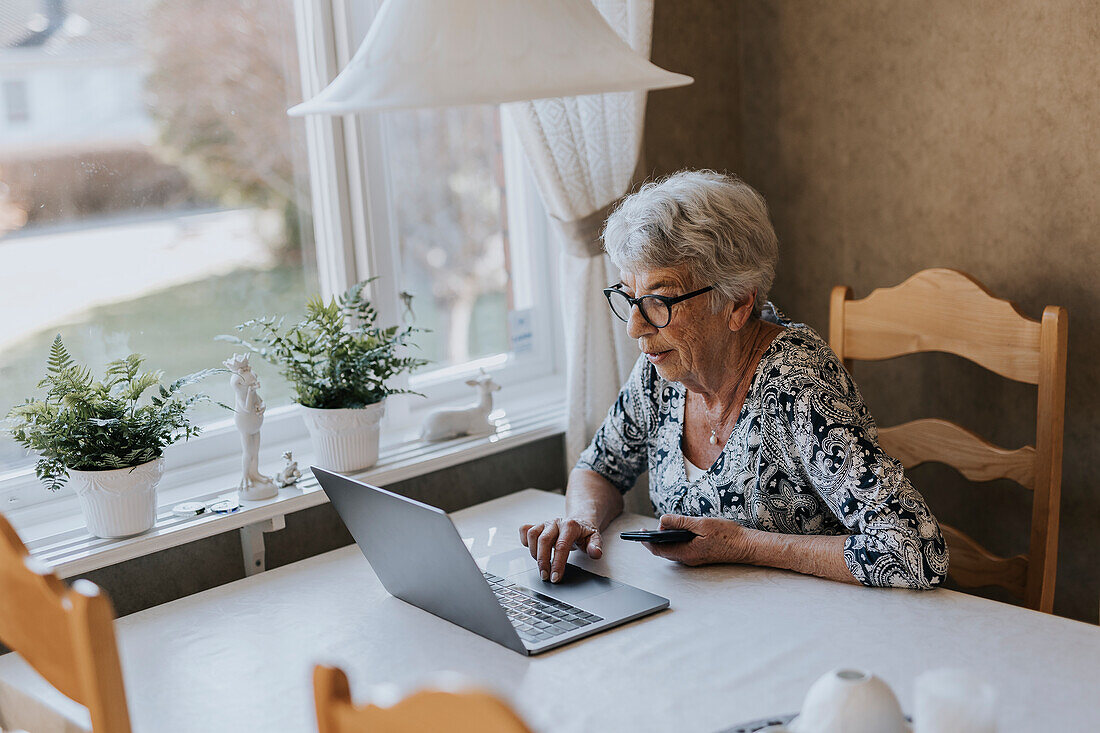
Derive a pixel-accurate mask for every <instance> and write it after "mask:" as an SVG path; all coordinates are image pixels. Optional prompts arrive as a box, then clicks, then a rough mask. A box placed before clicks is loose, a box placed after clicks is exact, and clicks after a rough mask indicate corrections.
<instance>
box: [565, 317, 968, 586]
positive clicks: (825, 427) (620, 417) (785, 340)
mask: <svg viewBox="0 0 1100 733" xmlns="http://www.w3.org/2000/svg"><path fill="white" fill-rule="evenodd" d="M763 318H764V319H765V320H769V321H772V322H773V323H778V324H779V325H782V326H785V329H784V330H783V331H782V332H781V333H780V334H779V335H778V336H776V337H775V340H773V341H772V343H771V344H770V345H769V346H768V348H767V349H766V350H765V352H764V354H763V356H762V357H761V359H760V363H759V365H758V366H757V368H756V373H755V375H754V376H753V381H752V385H751V386H750V388H749V393H748V396H747V397H746V398H745V404H744V407H742V408H741V414H740V415H739V417H738V419H737V424H736V426H735V427H734V429H733V433H732V434H731V435H730V438H729V440H728V441H727V442H726V445H725V447H724V448H723V450H722V453H721V455H719V457H718V460H716V461H715V462H714V465H712V466H711V467H710V468H709V469H708V470H707V471H706V472H705V473H704V474H703V475H702V476H701V477H699V478H697V479H696V480H695V481H689V480H688V478H687V474H686V472H685V468H684V455H683V453H682V451H681V448H680V444H681V439H682V436H683V424H684V401H685V398H686V395H687V391H686V389H685V387H684V386H683V385H682V384H680V383H678V382H668V381H665V380H664V379H662V378H661V376H660V375H659V374H658V373H657V370H656V368H654V366H653V365H652V364H650V363H649V362H648V361H647V360H646V359H645V358H644V356H643V357H641V358H639V359H638V362H637V364H635V366H634V370H633V371H632V372H631V374H630V377H629V378H628V379H627V382H626V384H625V385H624V386H623V389H622V391H621V392H620V393H619V397H618V399H617V400H616V401H615V404H614V405H612V406H611V410H610V411H609V412H608V415H607V417H606V418H605V419H604V421H603V424H602V425H601V426H600V429H599V430H598V431H597V432H596V435H595V437H594V438H593V439H592V442H591V444H590V445H589V446H588V448H587V449H586V450H585V452H584V453H583V454H582V455H581V458H580V461H579V462H578V464H577V465H578V467H580V468H587V469H589V470H591V471H595V472H596V473H599V474H601V475H602V476H604V477H605V478H607V480H609V481H610V482H611V483H612V484H614V485H615V486H616V487H618V489H619V490H620V491H622V492H624V493H625V492H626V491H628V490H629V489H630V488H631V487H633V486H634V482H635V481H636V480H637V479H638V477H639V476H640V475H641V474H642V472H643V471H645V470H646V469H647V468H648V469H649V478H650V490H649V492H650V499H651V500H652V502H653V506H654V509H655V511H656V512H657V513H658V514H685V515H690V516H703V517H722V518H725V519H732V520H735V521H737V522H740V523H741V524H742V525H744V526H746V527H751V528H753V529H761V530H766V531H769V532H783V533H786V534H806V535H810V534H813V535H849V536H848V538H847V540H845V543H844V559H845V561H846V563H847V565H848V569H849V570H850V571H851V573H852V575H853V576H855V578H856V579H857V580H859V581H860V582H861V583H863V584H864V585H871V586H896V587H902V588H932V587H934V586H936V585H939V584H941V583H942V582H943V580H944V577H945V576H946V575H947V564H948V557H947V546H946V544H945V543H944V540H943V535H942V534H940V527H939V524H938V523H937V522H936V518H935V517H934V516H932V512H931V511H930V510H929V509H928V505H927V504H925V502H924V498H923V497H922V496H921V495H920V493H919V492H918V491H917V490H916V489H914V488H913V486H912V485H911V484H910V483H909V480H908V479H907V478H906V477H905V474H904V472H903V470H902V466H901V464H900V463H899V462H898V461H897V460H895V459H894V458H892V457H890V456H889V455H887V454H886V453H885V452H883V450H882V449H881V448H880V447H879V445H878V431H877V429H876V428H875V422H874V420H873V419H872V418H871V415H870V413H869V412H868V411H867V407H866V406H865V405H864V403H863V398H862V396H861V395H860V393H859V389H858V388H857V387H856V385H855V382H853V381H852V378H851V377H850V376H849V375H848V372H847V371H846V370H845V369H844V366H843V365H842V364H841V363H840V360H839V359H838V358H837V357H836V355H835V354H834V353H833V351H832V349H830V348H829V345H828V344H827V343H825V341H823V340H822V338H821V337H820V336H818V335H817V333H815V332H814V331H813V329H811V328H810V327H809V326H806V325H805V324H802V323H792V322H790V321H789V320H788V319H786V318H785V317H784V316H783V315H782V314H781V313H779V312H778V311H777V310H776V308H775V306H773V305H772V304H771V303H768V304H767V305H766V307H765V308H764V312H763Z"/></svg>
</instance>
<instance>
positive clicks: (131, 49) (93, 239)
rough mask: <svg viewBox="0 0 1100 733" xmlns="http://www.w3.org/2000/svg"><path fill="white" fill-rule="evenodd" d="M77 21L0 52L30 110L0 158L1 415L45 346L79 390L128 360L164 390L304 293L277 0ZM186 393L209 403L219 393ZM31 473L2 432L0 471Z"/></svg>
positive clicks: (292, 62)
mask: <svg viewBox="0 0 1100 733" xmlns="http://www.w3.org/2000/svg"><path fill="white" fill-rule="evenodd" d="M27 7H29V8H32V9H33V6H31V5H28V6H27ZM80 12H81V13H82V14H83V16H84V17H85V19H86V23H85V24H84V25H83V26H80V27H81V28H82V29H83V33H81V34H79V35H72V34H66V32H65V31H64V29H65V28H68V27H72V26H73V24H67V25H66V24H62V25H61V26H60V29H59V30H58V31H57V32H56V33H54V34H53V35H52V36H50V37H49V38H46V39H40V42H39V43H37V44H36V45H28V46H24V47H20V48H16V49H6V48H5V49H0V74H2V73H3V72H4V71H5V68H4V65H5V64H10V65H11V66H13V67H14V66H19V67H21V68H30V69H33V75H34V76H33V83H34V85H35V89H36V92H37V94H36V104H38V105H39V106H40V108H41V109H42V110H44V113H43V114H42V115H39V116H35V117H34V118H32V119H30V120H29V121H28V123H27V124H25V125H24V127H23V129H22V130H21V132H20V137H19V140H18V143H19V144H18V145H14V144H13V145H10V146H8V145H3V144H2V143H0V192H4V193H5V195H3V196H2V197H0V272H4V273H5V274H6V275H7V277H6V278H5V286H4V288H3V290H2V292H0V303H2V305H3V313H4V318H3V319H0V384H3V389H2V391H0V416H3V415H6V414H7V412H8V410H9V409H10V408H11V407H12V406H13V405H14V404H16V403H18V402H21V401H22V400H23V399H24V398H25V397H28V396H30V395H32V394H35V393H36V389H35V385H36V383H37V381H38V380H39V379H40V378H41V376H42V373H43V370H44V368H45V361H46V356H47V353H48V347H49V343H50V341H51V340H52V339H53V338H54V336H55V335H56V334H58V333H60V334H61V335H62V337H63V338H64V340H65V342H66V345H67V346H68V347H69V349H70V351H71V352H72V353H73V355H74V357H75V358H77V359H78V360H80V361H83V362H85V363H88V364H89V366H91V367H92V369H93V371H94V372H95V373H96V374H97V375H99V374H101V373H102V368H103V366H104V365H105V364H106V362H108V361H110V360H111V359H115V358H118V357H120V356H123V355H125V354H127V353H130V352H139V353H142V354H144V355H145V357H146V366H147V367H149V368H155V369H162V370H164V372H165V375H166V377H167V378H169V379H172V378H175V377H177V376H182V375H183V374H187V373H189V372H192V371H196V370H199V369H203V368H207V367H212V366H219V365H220V363H221V362H222V361H223V360H224V359H225V358H226V357H228V356H229V355H230V352H231V351H232V346H231V345H228V344H226V343H223V342H218V341H215V340H214V336H216V335H217V334H222V333H232V332H233V327H234V326H235V325H236V324H238V323H241V322H243V321H244V320H246V319H248V318H251V317H253V316H260V315H264V314H269V313H276V312H295V311H296V310H300V308H301V304H302V303H303V302H304V300H305V299H306V297H307V295H308V294H311V293H316V292H317V290H318V282H317V275H316V264H315V263H316V257H315V253H314V247H313V233H312V232H313V228H312V222H311V221H310V211H309V190H308V180H307V176H306V175H305V171H307V170H308V166H307V164H306V147H305V139H304V132H303V131H302V130H301V129H300V125H295V124H294V121H292V120H290V119H289V118H288V117H287V116H286V108H287V106H288V105H289V104H291V103H293V102H296V101H298V100H299V99H300V94H301V89H300V77H299V74H298V68H299V67H298V61H297V48H296V47H297V43H296V38H295V25H294V12H293V5H292V0H279V1H278V2H273V3H254V2H249V1H248V0H232V1H231V2H212V1H211V0H180V1H179V2H171V3H145V2H136V1H133V0H131V1H130V2H123V3H107V4H103V3H92V4H84V5H81V8H80ZM0 26H2V23H0ZM3 32H4V29H3V28H2V27H0V33H3ZM0 45H2V44H0ZM11 89H12V87H10V86H9V85H8V84H5V86H4V95H5V99H6V100H7V102H8V109H9V111H10V110H11V100H12V98H13V97H12V91H11ZM74 90H80V93H75V91H74ZM45 112H48V114H47V113H45ZM13 275H14V276H13ZM262 381H263V395H264V398H265V400H266V401H267V403H268V405H269V406H270V407H271V408H277V407H278V406H279V405H280V404H289V402H290V401H291V399H292V392H291V389H290V387H289V385H288V384H286V383H285V382H284V381H283V380H281V379H280V378H279V377H278V376H277V375H276V374H275V373H274V370H265V371H264V372H263V373H262ZM202 389H203V391H206V392H208V393H210V394H212V395H214V396H215V397H216V398H218V399H220V400H221V401H223V402H224V401H226V397H225V396H224V394H222V393H224V392H225V391H226V389H227V387H226V382H225V380H219V379H217V378H215V379H212V380H210V381H209V382H208V383H207V384H205V385H203V386H202ZM229 417H230V416H229V414H228V413H227V412H226V411H225V410H224V409H222V408H220V407H217V406H212V405H206V406H203V407H202V408H201V409H200V410H198V411H197V412H196V414H195V418H196V420H197V421H198V422H200V423H204V424H215V423H217V422H219V421H221V422H223V423H224V422H227V419H228V418H229ZM226 449H227V450H235V449H236V446H235V445H228V446H227V448H226ZM32 460H33V457H32V456H29V455H27V454H26V453H25V452H24V451H23V449H22V448H21V447H19V446H18V445H17V444H16V443H15V442H14V441H13V440H12V439H11V438H10V436H8V435H7V433H6V432H3V433H0V473H3V472H5V471H6V472H8V473H18V472H19V471H21V470H22V471H23V472H24V473H25V471H26V468H27V466H28V465H29V464H30V463H31V461H32ZM41 493H42V494H43V495H46V492H44V491H42V492H41Z"/></svg>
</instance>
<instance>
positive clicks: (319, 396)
mask: <svg viewBox="0 0 1100 733" xmlns="http://www.w3.org/2000/svg"><path fill="white" fill-rule="evenodd" d="M369 283H370V280H366V281H363V282H360V283H357V284H355V285H353V286H351V287H350V288H348V290H347V291H346V292H344V293H343V294H341V295H340V296H338V297H336V298H333V299H332V300H330V301H328V302H327V303H326V302H325V301H324V300H322V299H321V298H312V299H310V300H309V302H307V303H306V308H305V316H304V317H303V318H302V320H300V321H298V322H297V323H294V324H292V325H289V326H288V325H286V322H285V321H286V319H285V318H275V317H266V318H257V319H253V320H250V321H247V322H245V323H242V324H241V325H239V326H237V331H238V332H240V331H245V330H247V331H249V332H250V333H251V338H250V339H248V340H246V339H242V338H240V337H238V336H219V337H218V339H220V340H224V341H230V342H232V343H235V344H240V345H242V346H244V347H245V348H247V349H249V350H251V351H253V352H255V353H257V354H259V355H260V356H261V357H262V358H264V359H266V360H267V361H268V362H270V363H272V364H274V365H275V366H276V367H278V368H279V371H280V373H281V374H282V375H283V376H284V377H285V378H286V379H287V381H289V382H290V383H291V384H292V385H293V386H294V391H295V395H296V397H297V402H298V404H299V405H301V409H302V414H303V416H304V417H305V422H306V428H307V429H308V430H309V434H310V438H311V440H312V442H313V450H314V460H315V461H316V465H318V466H321V467H322V468H327V469H329V470H332V471H340V472H345V473H346V472H350V471H358V470H361V469H364V468H369V467H370V466H373V465H374V464H375V462H377V460H378V441H379V431H378V423H379V421H380V420H381V419H382V416H383V414H385V400H386V398H387V397H388V396H390V395H394V394H408V393H410V391H409V390H407V389H400V388H397V387H393V386H391V385H390V384H389V383H388V381H389V380H390V379H391V378H392V377H395V376H397V375H399V374H402V373H405V372H409V371H412V370H413V369H415V368H416V367H418V366H421V365H423V364H427V363H428V362H427V361H426V360H424V359H418V358H415V357H411V356H407V355H403V354H402V353H401V350H402V348H403V347H405V346H409V345H412V344H411V343H410V340H409V339H410V336H411V335H412V334H413V333H415V332H416V331H417V330H418V329H414V328H412V327H409V326H406V327H404V328H398V327H397V326H391V327H389V328H379V327H378V326H376V325H375V322H376V321H377V320H378V313H377V311H375V309H374V307H373V306H372V305H371V304H370V301H368V300H365V299H364V298H363V289H364V288H365V287H366V286H367V285H368V284H369Z"/></svg>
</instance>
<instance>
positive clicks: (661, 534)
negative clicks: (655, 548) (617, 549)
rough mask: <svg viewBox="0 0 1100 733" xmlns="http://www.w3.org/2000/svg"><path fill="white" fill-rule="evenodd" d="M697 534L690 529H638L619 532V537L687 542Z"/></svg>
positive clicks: (658, 542) (661, 542)
mask: <svg viewBox="0 0 1100 733" xmlns="http://www.w3.org/2000/svg"><path fill="white" fill-rule="evenodd" d="M698 536H699V535H697V534H695V533H694V532H692V531H691V530H690V529H639V530H636V531H634V532H620V533H619V538H620V539H624V540H632V541H634V542H653V543H655V544H663V543H665V542H689V541H691V540H692V539H694V538H696V537H698Z"/></svg>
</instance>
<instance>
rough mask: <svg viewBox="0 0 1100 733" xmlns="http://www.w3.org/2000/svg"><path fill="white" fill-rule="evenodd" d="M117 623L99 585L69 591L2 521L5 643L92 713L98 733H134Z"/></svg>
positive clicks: (1, 630)
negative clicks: (120, 663) (115, 626)
mask: <svg viewBox="0 0 1100 733" xmlns="http://www.w3.org/2000/svg"><path fill="white" fill-rule="evenodd" d="M114 617H115V614H114V609H113V608H112V607H111V601H110V599H109V598H108V597H107V595H106V594H105V593H103V592H102V591H101V590H100V589H99V587H98V586H96V585H95V584H94V583H91V582H89V581H86V580H77V581H75V582H74V583H73V585H72V587H71V588H67V587H66V586H65V584H64V583H63V582H62V581H61V579H60V578H59V577H57V576H56V575H55V574H54V573H52V572H50V570H49V569H48V568H47V567H46V566H45V565H43V564H42V563H41V562H39V561H37V560H35V559H34V558H33V557H31V556H30V554H29V553H28V552H27V548H26V546H25V545H24V544H23V542H22V541H21V540H20V539H19V535H18V534H16V532H15V529H13V528H12V526H11V524H9V523H8V520H7V519H5V518H4V516H3V515H0V641H2V642H3V643H4V644H6V645H7V646H8V647H10V648H11V649H12V651H14V652H17V653H18V654H19V655H20V656H22V657H23V658H24V659H25V660H26V661H27V663H28V664H30V665H31V666H32V667H34V668H35V670H37V671H38V673H39V674H41V675H42V676H43V677H44V678H45V679H46V681H47V682H49V683H50V684H51V685H53V686H54V687H56V688H57V689H58V690H59V691H60V692H61V693H63V694H65V695H67V696H68V697H70V698H72V699H73V700H75V701H76V702H78V703H80V704H81V705H84V706H85V707H87V708H88V712H89V714H90V716H91V720H92V730H93V731H95V733H129V731H130V715H129V712H128V711H127V708H126V692H125V690H124V688H123V685H122V668H121V666H120V665H119V661H118V648H117V647H116V645H115V631H114Z"/></svg>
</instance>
